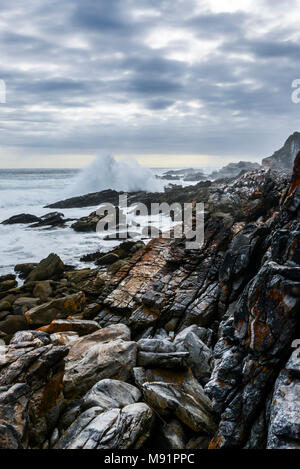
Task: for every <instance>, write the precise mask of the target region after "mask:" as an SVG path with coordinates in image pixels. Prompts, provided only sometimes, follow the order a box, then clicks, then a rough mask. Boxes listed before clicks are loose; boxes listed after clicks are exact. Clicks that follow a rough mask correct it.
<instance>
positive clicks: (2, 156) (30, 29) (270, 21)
mask: <svg viewBox="0 0 300 469" xmlns="http://www.w3.org/2000/svg"><path fill="white" fill-rule="evenodd" d="M0 11H1V13H0V44H1V54H0V79H2V80H5V82H6V86H7V103H6V104H0V131H1V132H0V166H1V167H10V166H17V165H18V166H20V167H22V166H28V165H29V166H30V165H33V166H57V165H59V166H66V167H67V166H71V167H72V166H83V165H85V164H87V163H88V162H89V161H90V160H91V159H92V158H93V156H94V155H95V154H97V153H112V154H114V155H117V156H124V155H133V156H136V157H138V159H139V160H140V161H141V162H142V163H143V164H148V165H149V166H153V165H155V166H156V165H162V166H164V165H168V163H170V164H169V165H174V166H176V165H178V166H180V165H188V164H189V163H192V164H198V165H200V164H211V165H213V164H222V163H223V162H224V163H226V162H228V161H229V160H236V159H249V160H253V161H254V160H260V159H261V158H262V157H265V156H269V155H270V154H271V153H272V152H273V151H274V150H275V149H277V148H278V147H280V146H281V144H282V143H283V141H284V140H285V139H286V138H287V137H288V135H289V134H290V133H292V132H294V131H295V130H300V125H299V124H300V104H298V105H296V104H293V103H292V102H291V93H292V89H291V83H292V81H293V80H294V79H297V78H300V30H299V20H300V1H299V0H295V1H293V0H286V1H281V2H274V1H268V0H264V1H263V0H253V1H251V0H244V1H243V0H239V1H237V0H230V1H221V0H207V1H201V0H85V1H83V0H59V1H58V0H27V1H26V2H24V0H14V2H12V1H11V0H0ZM176 155H177V156H176ZM203 155H204V156H203Z"/></svg>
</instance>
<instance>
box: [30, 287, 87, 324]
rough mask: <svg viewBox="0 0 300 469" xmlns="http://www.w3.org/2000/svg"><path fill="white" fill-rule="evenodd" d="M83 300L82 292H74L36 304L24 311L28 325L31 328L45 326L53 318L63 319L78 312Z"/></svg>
mask: <svg viewBox="0 0 300 469" xmlns="http://www.w3.org/2000/svg"><path fill="white" fill-rule="evenodd" d="M85 301H86V298H85V295H84V294H83V293H75V294H74V295H68V296H65V297H63V298H59V299H55V300H52V301H49V302H48V303H44V304H42V305H40V306H36V307H34V308H32V309H30V310H29V311H27V312H26V313H25V316H26V319H27V323H28V326H30V327H33V328H37V327H41V326H46V325H47V324H49V323H50V322H51V321H53V320H54V319H65V318H67V317H68V316H70V315H72V314H76V313H80V312H81V311H82V309H83V307H84V305H85Z"/></svg>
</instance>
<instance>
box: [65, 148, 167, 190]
mask: <svg viewBox="0 0 300 469" xmlns="http://www.w3.org/2000/svg"><path fill="white" fill-rule="evenodd" d="M163 187H164V185H163V183H162V182H161V181H159V180H158V179H156V178H155V176H154V174H153V172H152V171H151V170H150V169H149V168H144V167H142V166H141V165H140V164H139V163H138V162H137V161H136V160H134V159H133V158H130V159H129V158H128V159H126V160H122V161H117V160H116V159H115V158H114V157H113V156H110V155H99V156H97V158H96V159H95V161H93V163H92V164H90V165H89V166H87V167H85V168H83V169H82V170H81V172H80V173H79V175H78V176H77V178H76V179H75V181H74V183H73V184H72V185H71V187H70V188H69V189H68V192H69V194H70V195H82V194H87V193H91V192H98V191H102V190H106V189H114V190H117V191H124V192H134V191H139V190H144V191H147V192H161V191H163Z"/></svg>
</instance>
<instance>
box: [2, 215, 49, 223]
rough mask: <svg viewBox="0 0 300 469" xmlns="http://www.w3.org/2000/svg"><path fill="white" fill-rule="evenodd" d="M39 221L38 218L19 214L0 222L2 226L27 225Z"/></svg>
mask: <svg viewBox="0 0 300 469" xmlns="http://www.w3.org/2000/svg"><path fill="white" fill-rule="evenodd" d="M39 221H40V218H38V217H36V216H35V215H30V214H26V213H21V214H20V215H14V216H13V217H11V218H9V219H8V220H4V221H3V222H2V225H16V224H18V223H20V224H24V225H29V223H35V222H39Z"/></svg>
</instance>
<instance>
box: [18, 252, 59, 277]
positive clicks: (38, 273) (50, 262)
mask: <svg viewBox="0 0 300 469" xmlns="http://www.w3.org/2000/svg"><path fill="white" fill-rule="evenodd" d="M64 270H65V266H64V263H63V262H62V260H61V259H60V258H59V257H58V256H57V255H56V254H50V255H49V256H48V257H47V258H46V259H43V260H42V261H41V262H40V263H39V264H38V265H37V266H36V267H35V268H34V269H33V270H32V271H31V272H30V274H29V275H28V277H27V278H26V282H37V281H41V280H50V279H55V278H56V277H59V276H61V274H62V273H63V272H64Z"/></svg>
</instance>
